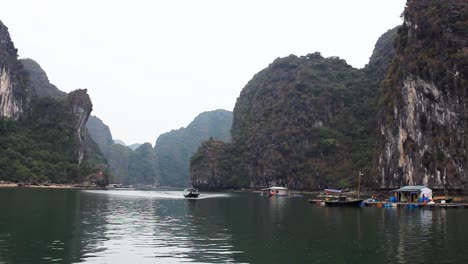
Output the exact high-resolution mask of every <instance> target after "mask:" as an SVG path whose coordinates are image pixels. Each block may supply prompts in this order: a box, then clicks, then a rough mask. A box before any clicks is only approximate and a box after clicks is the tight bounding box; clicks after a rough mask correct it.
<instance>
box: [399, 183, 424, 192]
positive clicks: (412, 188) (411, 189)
mask: <svg viewBox="0 0 468 264" xmlns="http://www.w3.org/2000/svg"><path fill="white" fill-rule="evenodd" d="M424 188H427V187H426V186H424V185H414V186H405V187H401V188H400V189H397V190H394V192H414V191H421V190H422V189H424ZM427 189H429V188H427ZM429 190H430V189H429Z"/></svg>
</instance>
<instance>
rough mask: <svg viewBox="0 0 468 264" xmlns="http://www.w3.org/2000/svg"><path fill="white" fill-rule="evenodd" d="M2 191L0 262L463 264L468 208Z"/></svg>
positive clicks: (215, 196)
mask: <svg viewBox="0 0 468 264" xmlns="http://www.w3.org/2000/svg"><path fill="white" fill-rule="evenodd" d="M202 195H203V197H202V199H198V200H185V199H182V198H181V197H182V192H179V191H158V192H156V191H152V192H148V191H147V192H144V191H79V190H55V189H19V188H13V189H9V188H5V189H0V263H180V262H194V263H468V251H466V248H467V247H468V227H467V220H468V210H467V209H433V210H429V209H401V208H400V209H397V208H327V207H320V206H317V205H311V204H308V202H307V198H308V197H304V198H267V197H260V196H258V195H255V194H249V193H233V194H231V193H207V194H202Z"/></svg>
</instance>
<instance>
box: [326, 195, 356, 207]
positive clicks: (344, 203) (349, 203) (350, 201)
mask: <svg viewBox="0 0 468 264" xmlns="http://www.w3.org/2000/svg"><path fill="white" fill-rule="evenodd" d="M362 201H363V199H354V198H348V197H345V196H340V197H339V198H338V199H337V200H329V201H324V202H325V206H333V207H338V206H340V207H359V206H361V203H362Z"/></svg>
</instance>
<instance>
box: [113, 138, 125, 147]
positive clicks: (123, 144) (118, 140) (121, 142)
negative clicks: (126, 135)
mask: <svg viewBox="0 0 468 264" xmlns="http://www.w3.org/2000/svg"><path fill="white" fill-rule="evenodd" d="M114 143H115V144H120V145H122V146H127V144H125V142H123V141H122V140H120V139H114Z"/></svg>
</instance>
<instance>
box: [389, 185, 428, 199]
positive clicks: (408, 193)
mask: <svg viewBox="0 0 468 264" xmlns="http://www.w3.org/2000/svg"><path fill="white" fill-rule="evenodd" d="M392 193H393V197H395V198H394V199H395V200H394V201H395V202H403V203H417V202H419V201H420V199H424V198H425V199H428V200H432V190H431V189H429V188H427V187H426V186H423V185H415V186H405V187H402V188H400V189H397V190H393V191H392Z"/></svg>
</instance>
